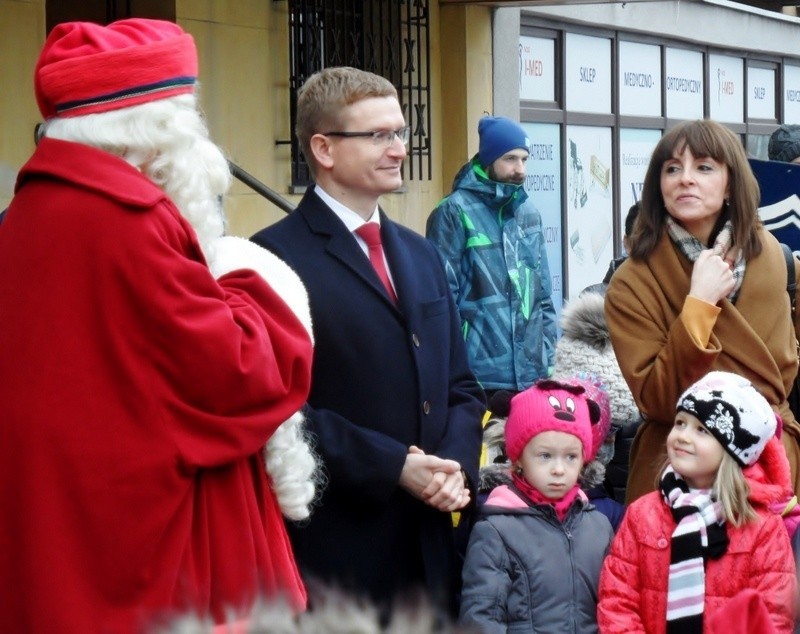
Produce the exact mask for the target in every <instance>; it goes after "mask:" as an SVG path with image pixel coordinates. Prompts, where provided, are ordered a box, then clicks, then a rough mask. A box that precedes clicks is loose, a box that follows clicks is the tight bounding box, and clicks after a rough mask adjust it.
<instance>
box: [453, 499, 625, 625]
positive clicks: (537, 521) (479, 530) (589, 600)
mask: <svg viewBox="0 0 800 634" xmlns="http://www.w3.org/2000/svg"><path fill="white" fill-rule="evenodd" d="M612 537H613V531H612V529H611V525H610V524H609V522H608V519H606V517H605V516H604V515H603V514H601V513H599V512H597V511H596V510H595V508H594V507H593V506H592V505H591V504H589V503H588V502H586V501H585V500H583V499H581V498H578V499H577V500H576V501H575V502H574V503H573V505H572V507H571V508H570V510H569V512H568V513H567V516H566V517H565V518H564V522H563V524H562V523H561V522H560V521H559V520H558V517H557V516H556V514H555V511H554V510H553V509H552V508H551V507H548V506H531V505H529V503H528V502H527V501H526V500H525V499H524V498H523V496H522V494H521V493H517V492H516V489H512V488H510V487H507V486H501V487H498V488H497V489H495V490H494V491H493V492H492V494H491V495H490V496H489V499H488V500H487V501H486V504H485V505H484V506H483V508H482V511H481V518H480V519H479V520H478V522H477V523H476V524H475V527H474V528H473V529H472V534H471V536H470V540H469V546H468V548H467V556H466V560H465V561H464V571H463V579H464V586H463V589H462V593H461V615H460V619H461V622H462V623H463V624H464V625H465V626H469V627H476V628H477V630H478V631H480V632H491V633H494V632H531V633H533V632H536V633H537V634H544V633H552V634H568V633H573V634H586V633H592V632H597V586H598V583H599V581H600V569H601V568H602V565H603V559H604V558H605V556H606V553H607V552H608V548H609V546H610V544H611V539H612Z"/></svg>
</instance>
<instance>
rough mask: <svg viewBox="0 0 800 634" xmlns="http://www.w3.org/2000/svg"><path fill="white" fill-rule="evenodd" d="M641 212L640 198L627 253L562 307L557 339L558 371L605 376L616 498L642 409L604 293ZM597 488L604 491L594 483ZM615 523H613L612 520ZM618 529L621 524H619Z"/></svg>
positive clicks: (629, 220)
mask: <svg viewBox="0 0 800 634" xmlns="http://www.w3.org/2000/svg"><path fill="white" fill-rule="evenodd" d="M638 215H639V201H636V202H635V203H634V204H633V205H631V207H630V209H628V213H627V215H626V216H625V229H624V230H625V233H624V235H623V236H622V244H623V247H624V249H625V254H624V255H622V256H620V257H618V258H615V259H613V260H612V261H611V263H610V264H609V267H608V271H607V272H606V276H605V278H604V279H603V281H602V282H600V283H598V284H592V285H591V286H587V287H586V288H585V289H583V291H581V294H580V295H578V297H577V298H575V299H574V300H572V301H570V302H569V303H568V304H567V305H566V306H564V308H563V310H562V311H561V324H560V325H561V332H562V335H561V338H560V339H559V340H558V343H557V344H556V356H555V366H554V371H553V376H561V375H570V374H575V373H577V372H592V373H594V374H595V375H597V376H598V377H599V379H600V382H601V383H602V385H603V387H604V388H605V390H606V391H607V392H608V396H609V399H610V401H611V405H610V406H611V418H612V425H611V428H612V432H611V433H612V438H611V439H610V440H612V441H613V451H612V452H611V456H610V457H609V460H608V464H607V465H606V470H605V481H604V482H603V488H604V489H605V491H607V492H608V494H609V495H610V496H611V497H612V498H613V499H614V500H616V501H617V502H620V503H624V502H625V490H626V486H627V481H628V459H629V457H630V447H631V444H632V442H633V439H634V437H635V436H636V430H637V429H638V428H639V424H640V423H641V415H640V414H639V410H638V408H637V407H636V402H635V401H634V400H633V395H632V394H631V391H630V389H629V388H628V385H627V383H626V382H625V378H624V377H623V376H622V372H621V370H620V369H619V364H618V363H617V358H616V355H615V354H614V349H613V347H612V345H611V338H610V336H609V333H608V323H607V322H606V316H605V312H604V303H605V293H606V288H608V283H609V281H610V280H611V276H612V275H613V274H614V272H615V271H616V270H617V269H618V268H619V267H620V266H621V265H622V263H623V262H625V260H627V259H628V250H629V249H630V235H631V232H632V231H633V224H634V222H636V217H637V216H638ZM594 491H595V494H598V495H599V494H602V491H601V490H600V489H595V490H594ZM612 524H613V523H612ZM614 528H615V529H616V528H617V526H616V525H614Z"/></svg>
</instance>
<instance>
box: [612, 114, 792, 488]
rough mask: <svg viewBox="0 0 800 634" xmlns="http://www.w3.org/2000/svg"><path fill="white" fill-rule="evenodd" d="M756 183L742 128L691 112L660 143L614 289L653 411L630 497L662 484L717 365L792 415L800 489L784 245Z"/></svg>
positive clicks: (617, 347)
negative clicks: (700, 383) (685, 400)
mask: <svg viewBox="0 0 800 634" xmlns="http://www.w3.org/2000/svg"><path fill="white" fill-rule="evenodd" d="M758 199H759V191H758V184H757V182H756V180H755V177H754V176H753V173H752V171H751V169H750V166H749V164H748V162H747V157H746V155H745V152H744V148H743V147H742V144H741V142H740V140H739V138H738V137H737V136H736V135H735V134H734V133H733V132H731V131H730V130H729V129H728V128H726V127H724V126H723V125H721V124H719V123H716V122H714V121H709V120H700V121H686V122H683V123H680V124H678V125H677V126H675V127H674V128H672V129H671V130H669V131H668V132H667V133H666V134H665V135H664V136H663V137H662V138H661V140H660V141H659V143H658V144H657V145H656V147H655V149H654V151H653V155H652V158H651V160H650V164H649V166H648V168H647V173H646V175H645V181H644V188H643V191H642V198H641V210H640V212H639V216H638V218H637V220H636V223H635V224H634V228H633V233H632V234H631V237H630V258H629V259H628V261H627V262H626V263H625V264H624V265H623V266H621V267H620V268H619V269H618V270H617V271H616V272H615V273H614V275H613V276H612V278H611V282H610V283H609V285H608V289H607V291H606V299H605V314H606V319H607V322H608V328H609V333H610V335H611V342H612V344H613V347H614V352H615V354H616V357H617V361H618V362H619V366H620V370H621V371H622V375H623V376H624V377H625V380H626V382H627V383H628V386H629V388H630V389H631V393H632V394H633V397H634V399H635V401H636V404H637V406H638V407H639V410H640V411H641V413H642V416H643V418H644V420H643V422H642V423H641V425H640V426H639V429H638V430H637V432H636V438H635V439H634V442H633V446H632V447H631V460H630V471H629V477H628V488H627V500H628V501H629V502H630V501H632V500H634V499H636V498H637V497H640V496H641V495H643V494H645V493H647V492H649V491H652V490H653V489H654V487H655V486H656V483H657V479H658V473H659V472H660V465H661V464H662V463H663V460H664V456H665V453H666V438H667V435H668V434H669V430H670V428H671V421H672V420H673V415H674V411H673V409H674V404H675V402H676V400H677V398H678V396H679V395H680V394H681V393H683V391H684V390H686V388H688V387H689V385H691V384H692V383H693V382H694V381H696V380H697V379H699V378H700V377H701V376H703V375H705V374H706V373H707V372H709V371H711V370H724V371H730V372H734V373H736V374H740V375H742V376H744V377H746V378H747V379H748V380H750V381H751V382H752V383H753V385H755V386H756V389H758V390H759V392H760V393H761V394H763V396H764V397H765V398H766V399H767V401H768V402H769V403H770V404H771V405H772V407H773V408H774V409H775V410H776V412H778V413H779V414H780V416H781V418H782V419H783V429H784V431H783V435H782V441H783V444H784V448H785V450H786V454H787V457H788V459H789V463H790V465H791V470H792V483H793V488H794V490H795V492H797V491H798V489H799V488H800V476H798V462H800V445H798V440H799V439H800V426H798V423H797V421H796V420H795V419H794V416H793V415H792V412H791V411H790V409H789V407H788V404H787V401H786V395H787V394H788V393H789V390H790V389H791V386H792V384H793V381H794V377H795V374H796V373H797V347H796V344H795V333H794V326H793V323H792V316H791V314H790V307H789V298H788V296H787V293H786V286H785V284H784V283H783V282H781V283H780V284H779V283H777V280H785V279H786V264H785V261H784V257H783V251H782V249H781V247H780V244H779V243H778V241H777V240H776V239H775V237H774V236H773V235H772V234H770V233H769V232H768V231H767V230H766V229H764V227H763V226H762V224H761V222H760V221H759V219H758Z"/></svg>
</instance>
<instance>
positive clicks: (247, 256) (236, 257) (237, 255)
mask: <svg viewBox="0 0 800 634" xmlns="http://www.w3.org/2000/svg"><path fill="white" fill-rule="evenodd" d="M209 251H210V253H211V254H213V255H212V256H211V258H210V259H209V263H208V268H209V269H210V270H211V274H212V275H213V276H214V277H215V278H217V279H219V278H220V277H222V276H223V275H225V274H226V273H230V272H231V271H236V270H239V269H251V270H253V271H255V272H256V273H258V274H259V275H260V276H261V277H262V278H263V279H264V281H266V282H267V284H269V285H270V286H271V287H272V289H273V290H274V291H275V292H276V293H277V294H278V295H280V297H281V299H283V301H284V302H286V304H287V305H288V306H289V308H291V309H292V312H293V313H294V314H295V315H296V316H297V318H298V319H299V320H300V322H301V323H302V324H303V326H305V329H306V331H307V332H308V336H309V337H310V338H311V342H312V343H313V342H314V333H313V331H312V328H311V311H310V309H309V306H308V293H307V292H306V288H305V286H303V282H301V281H300V278H299V277H298V276H297V273H295V272H294V271H293V270H292V269H291V267H289V265H288V264H286V263H285V262H284V261H283V260H281V259H280V258H278V257H277V256H276V255H275V254H273V253H270V252H269V251H267V250H266V249H264V248H262V247H260V246H258V245H257V244H256V243H254V242H251V241H250V240H247V239H245V238H237V237H235V236H222V237H221V238H217V239H215V240H214V241H213V243H212V248H211V249H210V250H209Z"/></svg>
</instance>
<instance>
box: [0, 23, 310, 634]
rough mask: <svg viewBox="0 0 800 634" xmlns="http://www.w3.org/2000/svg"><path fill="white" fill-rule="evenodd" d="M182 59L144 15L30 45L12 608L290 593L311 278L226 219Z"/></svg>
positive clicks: (90, 618)
mask: <svg viewBox="0 0 800 634" xmlns="http://www.w3.org/2000/svg"><path fill="white" fill-rule="evenodd" d="M196 80H197V52H196V49H195V45H194V41H193V39H192V37H191V36H190V35H188V34H187V33H185V32H184V31H183V30H182V29H181V28H180V27H179V26H177V25H176V24H173V23H170V22H163V21H158V20H144V19H130V20H121V21H118V22H114V23H112V24H110V25H108V26H100V25H98V24H92V23H88V22H68V23H62V24H58V25H56V26H55V27H54V28H53V30H52V31H51V32H50V35H49V37H48V38H47V41H46V42H45V44H44V47H43V49H42V51H41V54H40V56H39V59H38V62H37V64H36V69H35V77H34V84H35V89H36V98H37V101H38V105H39V109H40V111H41V113H42V115H43V117H44V119H45V123H44V125H43V126H42V127H41V128H40V129H39V132H41V138H40V139H38V144H37V147H36V150H35V152H34V154H33V156H32V157H31V158H30V159H29V161H28V162H27V163H26V164H25V165H24V166H23V167H22V169H21V170H20V172H19V175H18V179H17V184H16V190H15V195H14V198H13V199H12V201H11V204H10V206H9V208H8V211H7V213H6V214H5V218H4V221H3V225H2V230H0V295H2V297H3V301H2V302H0V320H1V321H2V323H3V328H2V330H0V348H2V350H3V353H2V355H0V421H2V429H3V442H2V443H1V444H0V465H2V466H0V516H2V518H3V522H2V524H3V528H2V531H0V587H2V589H3V590H2V592H0V611H2V613H3V619H4V626H3V627H4V629H6V630H8V631H12V632H142V631H150V627H151V626H153V625H154V624H155V623H157V622H158V621H159V620H160V619H161V618H162V616H164V617H166V615H170V614H173V613H174V612H181V611H185V610H191V611H193V612H195V613H197V614H199V615H201V616H202V617H203V618H205V619H208V620H210V621H211V622H217V623H219V622H221V621H223V620H224V619H225V618H226V617H228V615H230V614H237V613H246V612H247V611H248V610H249V608H250V605H251V604H252V602H253V601H254V599H255V597H256V596H257V595H259V596H260V595H264V596H267V597H271V598H273V599H276V600H277V598H278V597H280V598H281V599H282V600H284V601H285V602H286V604H287V609H288V610H289V611H302V610H303V609H304V608H305V606H306V590H305V587H304V585H303V583H302V580H301V578H300V576H299V574H298V572H297V567H296V564H295V560H294V557H293V554H292V550H291V546H290V543H289V540H288V536H287V534H286V530H285V527H284V521H283V517H282V516H281V511H283V512H284V513H286V514H287V515H288V516H290V517H294V518H296V519H300V518H303V517H307V516H308V507H309V503H310V502H311V499H312V498H313V496H314V469H315V462H314V459H313V457H312V454H311V453H310V451H309V447H308V444H307V443H306V442H305V440H304V439H303V436H302V428H301V425H302V416H300V415H299V414H296V412H297V410H298V408H300V407H301V406H302V405H303V403H304V402H305V399H306V396H307V395H308V392H309V388H310V382H311V358H312V341H311V324H310V319H309V308H308V300H307V297H306V293H305V289H304V288H303V285H302V283H301V282H300V281H299V279H298V278H297V276H296V275H295V274H294V273H293V272H292V271H291V270H290V269H289V268H288V267H287V266H286V265H285V264H283V263H282V262H280V261H279V260H278V259H277V258H275V257H274V256H273V255H271V254H269V253H268V252H266V251H264V250H263V249H260V248H258V247H256V246H255V245H253V244H251V243H249V242H248V241H247V240H244V239H241V238H238V239H237V238H234V237H230V236H223V235H222V234H223V228H224V215H223V212H222V208H221V204H220V200H221V197H222V196H223V195H224V194H225V192H226V191H227V188H228V186H229V184H230V173H229V171H228V164H227V161H226V160H225V157H224V155H223V154H222V152H221V151H220V149H219V148H217V146H215V145H214V144H213V143H212V142H211V141H210V140H209V138H208V131H207V129H206V126H205V123H204V121H203V119H202V117H201V115H200V112H199V109H198V102H197V97H196V95H195V86H196ZM265 444H266V452H265V449H264V448H265ZM265 463H266V469H267V470H268V471H269V473H267V471H265Z"/></svg>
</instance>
